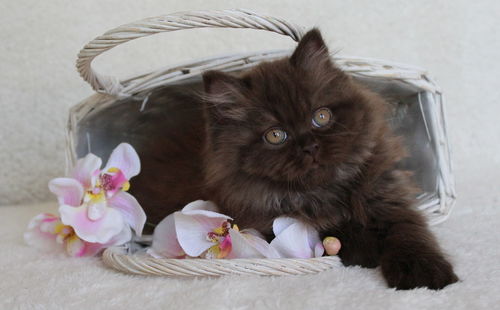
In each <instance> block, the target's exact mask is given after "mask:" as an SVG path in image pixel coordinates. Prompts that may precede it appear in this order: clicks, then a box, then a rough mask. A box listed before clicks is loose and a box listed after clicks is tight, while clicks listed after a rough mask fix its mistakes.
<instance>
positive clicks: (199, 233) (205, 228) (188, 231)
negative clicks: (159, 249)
mask: <svg viewBox="0 0 500 310" xmlns="http://www.w3.org/2000/svg"><path fill="white" fill-rule="evenodd" d="M199 211H203V210H199ZM205 212H210V211H205ZM211 213H215V212H211ZM227 218H228V217H227V216H224V215H222V214H219V216H218V217H208V216H205V215H187V214H184V213H183V212H175V213H174V221H175V230H176V232H177V239H178V240H179V244H180V245H181V247H182V249H183V250H184V252H186V254H187V255H189V256H193V257H196V256H199V255H200V254H201V253H203V252H204V251H206V250H207V249H208V248H210V247H211V246H213V245H214V243H213V242H211V241H209V240H207V233H208V232H211V231H213V229H215V228H217V227H220V226H221V225H222V223H224V222H225V221H226V220H227Z"/></svg>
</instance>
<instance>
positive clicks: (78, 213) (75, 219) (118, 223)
mask: <svg viewBox="0 0 500 310" xmlns="http://www.w3.org/2000/svg"><path fill="white" fill-rule="evenodd" d="M59 213H60V214H61V220H62V222H63V223H64V224H66V225H69V226H71V227H73V229H74V230H75V233H76V234H77V235H78V237H80V238H81V239H82V240H84V241H87V242H97V243H106V242H108V241H110V239H111V238H113V237H114V236H116V235H117V234H119V233H120V232H121V231H122V229H123V226H124V221H123V217H122V215H121V213H120V212H119V211H118V210H116V209H113V208H109V207H105V208H104V213H103V216H102V217H101V218H99V219H98V220H95V221H93V220H91V219H89V217H88V216H87V214H88V205H87V204H85V205H82V206H80V207H76V208H75V207H71V206H68V205H62V206H60V207H59Z"/></svg>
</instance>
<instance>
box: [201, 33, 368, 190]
mask: <svg viewBox="0 0 500 310" xmlns="http://www.w3.org/2000/svg"><path fill="white" fill-rule="evenodd" d="M204 78H205V84H206V89H207V92H208V93H209V95H210V96H211V97H210V98H211V99H209V100H210V101H211V103H209V104H211V107H210V108H209V112H210V113H209V114H210V118H211V120H210V125H209V127H210V132H211V135H210V137H211V145H212V149H211V151H212V152H213V155H214V160H215V161H218V162H219V165H218V166H219V168H220V169H228V170H232V172H231V173H236V174H240V175H242V176H249V177H255V178H261V179H265V180H272V181H274V182H278V183H283V184H286V186H291V185H296V186H306V187H312V186H316V185H320V184H323V183H324V182H327V181H329V180H330V179H332V177H335V176H339V175H340V174H345V173H347V172H346V171H345V170H346V169H347V168H346V167H348V166H349V163H351V162H353V163H355V162H356V161H359V160H360V157H361V156H365V155H366V154H363V153H366V152H367V150H368V149H369V145H368V144H367V138H366V134H365V133H367V130H370V123H371V119H370V113H369V112H370V108H369V107H367V106H366V103H365V100H363V97H362V96H361V94H360V93H359V90H358V89H357V88H356V87H354V86H353V85H352V83H351V81H350V79H349V78H348V77H347V76H346V75H345V74H344V73H343V72H341V71H340V70H339V69H337V68H336V67H334V66H333V64H332V63H331V61H330V59H329V55H328V51H327V49H326V47H325V45H324V43H323V40H322V39H321V36H320V34H319V32H317V31H314V30H313V31H311V32H309V33H308V34H307V35H306V36H305V37H304V39H303V40H302V41H301V42H300V44H299V46H298V47H297V49H296V51H295V52H294V54H293V55H292V56H291V58H290V59H284V60H281V61H275V62H270V63H265V64H261V65H260V66H258V67H257V68H256V69H254V70H252V71H251V72H250V73H249V74H247V75H245V76H244V77H242V78H239V79H237V78H233V77H230V76H228V75H226V74H223V73H219V72H211V73H208V74H206V75H205V77H204ZM212 173H213V171H212Z"/></svg>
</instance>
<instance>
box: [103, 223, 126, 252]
mask: <svg viewBox="0 0 500 310" xmlns="http://www.w3.org/2000/svg"><path fill="white" fill-rule="evenodd" d="M130 240H132V230H131V229H130V226H128V225H123V229H122V231H121V232H119V233H118V235H116V236H114V237H113V238H111V239H110V240H109V241H108V242H106V243H105V244H104V246H105V247H110V246H113V245H122V244H124V243H127V242H129V241H130Z"/></svg>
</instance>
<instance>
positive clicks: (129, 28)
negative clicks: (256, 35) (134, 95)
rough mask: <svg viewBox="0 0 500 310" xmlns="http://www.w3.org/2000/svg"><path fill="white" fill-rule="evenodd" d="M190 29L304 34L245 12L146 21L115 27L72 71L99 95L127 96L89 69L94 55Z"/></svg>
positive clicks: (192, 14)
mask: <svg viewBox="0 0 500 310" xmlns="http://www.w3.org/2000/svg"><path fill="white" fill-rule="evenodd" d="M192 28H248V29H260V30H267V31H272V32H276V33H279V34H282V35H287V36H289V37H291V38H292V39H293V40H295V41H299V40H300V38H301V37H302V36H303V34H304V31H303V29H302V28H301V27H299V26H296V25H293V24H290V23H288V22H286V21H284V20H282V19H280V18H276V17H272V16H265V15H260V14H257V13H254V12H251V11H248V10H241V9H235V10H222V11H192V12H179V13H174V14H169V15H162V16H157V17H151V18H147V19H144V20H141V21H138V22H134V23H130V24H126V25H122V26H119V27H117V28H115V29H112V30H109V31H107V32H106V33H104V34H103V35H101V36H99V37H97V38H95V39H94V40H92V41H90V42H89V43H87V44H86V45H85V46H84V47H83V49H82V50H80V52H79V53H78V58H77V61H76V67H77V70H78V72H79V73H80V75H81V77H82V78H83V79H84V80H85V81H86V82H88V83H89V84H90V86H92V88H93V89H94V90H95V91H97V92H101V93H106V94H110V95H116V96H123V95H125V96H127V94H125V93H124V92H123V89H124V85H122V84H121V82H120V81H119V80H118V79H117V78H116V77H114V76H109V75H103V74H100V73H97V72H95V71H94V70H93V69H92V66H91V64H92V61H93V60H94V58H95V57H97V56H98V55H100V54H102V53H104V52H105V51H107V50H109V49H112V48H113V47H115V46H117V45H120V44H122V43H125V42H128V41H131V40H134V39H137V38H142V37H145V36H149V35H152V34H156V33H160V32H169V31H176V30H182V29H192Z"/></svg>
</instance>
